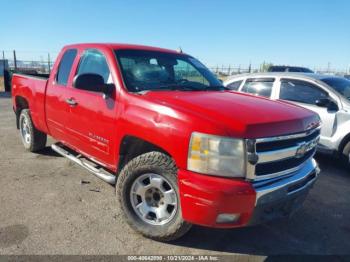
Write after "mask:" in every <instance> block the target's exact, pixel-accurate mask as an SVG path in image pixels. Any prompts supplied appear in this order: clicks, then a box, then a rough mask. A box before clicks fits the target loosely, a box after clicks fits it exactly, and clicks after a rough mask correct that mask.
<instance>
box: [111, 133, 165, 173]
mask: <svg viewBox="0 0 350 262" xmlns="http://www.w3.org/2000/svg"><path fill="white" fill-rule="evenodd" d="M151 151H158V152H162V153H164V154H167V155H169V156H170V154H169V153H168V152H166V151H165V150H164V149H162V148H160V147H159V146H157V145H154V144H152V143H150V142H148V141H145V140H143V139H140V138H138V137H134V136H126V137H124V138H123V140H122V142H121V143H120V150H119V163H118V172H119V171H121V170H122V168H123V167H124V166H125V165H126V164H127V163H128V162H129V161H130V160H131V159H133V158H135V157H137V156H139V155H142V154H145V153H147V152H151Z"/></svg>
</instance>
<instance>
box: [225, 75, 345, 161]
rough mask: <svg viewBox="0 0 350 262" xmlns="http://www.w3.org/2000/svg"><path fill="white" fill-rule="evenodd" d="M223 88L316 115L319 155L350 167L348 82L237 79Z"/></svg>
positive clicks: (257, 77) (262, 77)
mask: <svg viewBox="0 0 350 262" xmlns="http://www.w3.org/2000/svg"><path fill="white" fill-rule="evenodd" d="M224 85H225V86H226V87H228V88H230V89H232V90H235V91H238V92H246V93H251V94H254V95H259V96H264V97H268V98H271V99H282V100H287V101H289V102H291V103H294V104H297V105H299V106H302V107H305V108H307V109H310V110H312V111H314V112H316V113H318V114H319V115H320V117H321V120H322V122H323V124H322V130H321V137H320V142H319V145H318V151H319V152H325V153H336V154H337V155H339V156H340V157H341V158H343V159H344V160H345V161H346V162H347V163H348V164H349V163H350V80H349V79H346V78H343V77H336V76H329V75H317V74H302V73H288V72H285V73H258V74H245V75H237V76H234V77H231V78H229V79H227V80H226V81H225V82H224Z"/></svg>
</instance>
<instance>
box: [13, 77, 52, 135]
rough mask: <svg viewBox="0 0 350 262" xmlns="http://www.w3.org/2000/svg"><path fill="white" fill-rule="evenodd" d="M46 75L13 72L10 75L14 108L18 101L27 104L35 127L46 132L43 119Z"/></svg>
mask: <svg viewBox="0 0 350 262" xmlns="http://www.w3.org/2000/svg"><path fill="white" fill-rule="evenodd" d="M47 82H48V77H47V76H46V75H42V74H40V75H39V74H36V75H33V74H23V73H20V74H18V73H15V74H13V76H12V81H11V84H12V97H13V104H14V110H16V108H17V106H18V105H19V103H27V104H28V105H29V109H30V113H31V117H32V120H33V123H34V125H35V127H36V128H37V129H39V130H40V131H42V132H45V133H47V131H48V130H47V125H46V120H45V93H46V85H47Z"/></svg>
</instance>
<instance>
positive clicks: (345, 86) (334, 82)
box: [322, 77, 350, 100]
mask: <svg viewBox="0 0 350 262" xmlns="http://www.w3.org/2000/svg"><path fill="white" fill-rule="evenodd" d="M322 81H323V82H325V83H326V84H327V85H329V86H330V87H332V88H334V89H335V90H336V91H338V92H339V93H340V94H342V95H343V96H345V97H346V98H347V99H349V100H350V80H348V79H346V78H340V77H329V78H324V79H322Z"/></svg>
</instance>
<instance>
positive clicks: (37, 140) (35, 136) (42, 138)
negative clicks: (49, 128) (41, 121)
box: [19, 109, 47, 152]
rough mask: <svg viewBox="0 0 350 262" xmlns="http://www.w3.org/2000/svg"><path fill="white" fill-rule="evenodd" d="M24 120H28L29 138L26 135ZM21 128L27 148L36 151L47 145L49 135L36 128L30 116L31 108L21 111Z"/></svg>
mask: <svg viewBox="0 0 350 262" xmlns="http://www.w3.org/2000/svg"><path fill="white" fill-rule="evenodd" d="M24 121H25V122H26V127H27V130H26V131H25V132H27V133H28V135H29V138H28V139H26V138H25V136H24V129H25V127H24V124H23V123H24ZM19 129H20V135H21V138H22V142H23V145H24V148H25V149H26V150H28V151H30V152H36V151H39V150H41V149H43V148H44V147H45V146H46V141H47V135H46V134H45V133H43V132H41V131H39V130H38V129H36V128H35V126H34V125H33V121H32V118H31V116H30V111H29V109H23V110H22V111H21V114H20V116H19Z"/></svg>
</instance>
